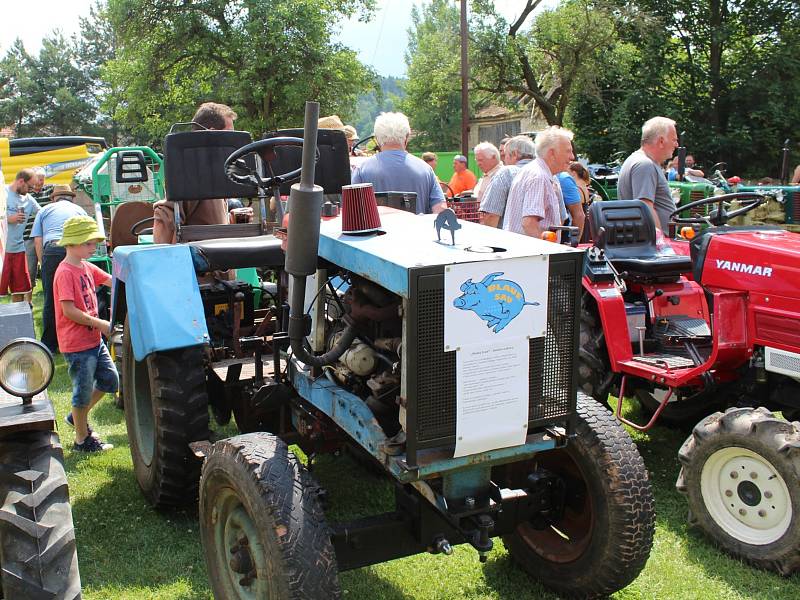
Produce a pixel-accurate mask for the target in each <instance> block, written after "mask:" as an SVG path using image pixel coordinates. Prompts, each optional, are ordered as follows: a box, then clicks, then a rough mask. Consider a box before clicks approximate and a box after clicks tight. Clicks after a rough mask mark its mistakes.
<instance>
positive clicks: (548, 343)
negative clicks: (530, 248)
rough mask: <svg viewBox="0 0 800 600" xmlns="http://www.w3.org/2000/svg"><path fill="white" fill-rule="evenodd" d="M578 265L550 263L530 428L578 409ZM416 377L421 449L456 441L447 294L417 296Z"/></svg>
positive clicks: (535, 353)
mask: <svg viewBox="0 0 800 600" xmlns="http://www.w3.org/2000/svg"><path fill="white" fill-rule="evenodd" d="M576 285H578V279H577V274H576V270H575V263H574V262H573V261H565V262H563V263H551V265H550V276H549V294H548V296H549V298H548V317H547V319H548V326H547V337H546V338H544V339H543V338H534V339H532V340H530V359H529V363H530V368H529V373H530V378H529V387H530V394H529V398H530V405H529V420H530V426H531V427H534V426H535V427H539V426H542V425H545V424H548V423H553V422H557V421H563V420H564V418H565V417H567V416H569V415H570V414H571V413H572V412H573V411H574V409H575V382H574V380H573V372H574V369H573V363H574V353H575V348H574V346H575V343H574V336H575V323H576V321H577V318H576V317H577V314H576V306H575V304H576V288H575V286H576ZM417 300H418V302H417V305H416V309H417V314H418V319H417V321H416V331H415V332H414V333H415V334H416V339H417V342H418V345H417V356H418V361H417V365H418V366H417V377H416V378H415V380H416V381H415V385H414V386H413V387H412V388H411V389H410V390H409V392H410V394H409V396H410V399H415V400H416V415H417V418H416V427H415V431H416V438H417V446H418V447H419V448H425V447H431V446H433V445H440V444H442V443H448V442H451V443H452V442H453V441H454V440H455V430H456V356H455V353H454V352H447V353H445V352H444V351H443V347H444V311H443V309H442V304H443V301H444V292H443V290H442V289H441V287H440V286H436V289H427V290H420V291H419V293H418V295H417Z"/></svg>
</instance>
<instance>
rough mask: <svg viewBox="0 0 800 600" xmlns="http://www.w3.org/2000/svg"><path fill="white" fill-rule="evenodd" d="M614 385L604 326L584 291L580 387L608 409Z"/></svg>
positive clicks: (580, 344) (590, 298)
mask: <svg viewBox="0 0 800 600" xmlns="http://www.w3.org/2000/svg"><path fill="white" fill-rule="evenodd" d="M613 382H614V373H613V372H612V371H611V364H610V362H609V360H608V350H607V349H606V337H605V332H604V331H603V324H602V322H601V320H600V315H599V314H598V313H597V307H596V305H595V302H594V299H593V298H592V297H591V295H589V293H588V292H586V291H584V292H583V293H582V294H581V314H580V341H579V342H578V387H579V388H580V389H581V391H583V393H585V394H586V395H588V396H591V397H592V398H594V399H595V400H597V402H599V403H600V404H602V405H603V406H608V393H609V391H610V389H611V385H612V383H613Z"/></svg>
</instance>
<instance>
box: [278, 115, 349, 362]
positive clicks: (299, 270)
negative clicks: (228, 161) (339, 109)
mask: <svg viewBox="0 0 800 600" xmlns="http://www.w3.org/2000/svg"><path fill="white" fill-rule="evenodd" d="M318 129H319V103H318V102H306V114H305V121H304V123H303V163H302V166H301V171H300V182H299V183H295V184H294V185H293V186H292V189H291V192H290V193H289V204H290V206H291V207H292V217H291V220H290V221H289V231H288V241H287V246H286V265H285V268H286V272H287V273H289V274H290V275H291V276H292V293H291V297H290V298H289V307H290V311H289V328H288V329H289V331H288V333H289V342H290V344H291V347H292V352H294V355H295V356H296V357H297V358H298V359H300V360H301V361H302V362H303V363H305V364H307V365H310V366H312V367H317V368H319V367H323V366H325V365H330V364H333V363H334V362H336V361H337V360H338V359H339V357H340V356H341V355H342V354H344V352H345V350H347V349H348V348H349V347H350V345H351V344H352V343H353V340H354V339H355V337H356V331H355V327H354V325H353V324H349V325H348V326H347V328H346V329H345V330H344V331H343V332H342V335H341V336H340V338H339V341H338V343H337V344H336V345H335V346H334V347H333V348H331V349H330V351H328V352H326V353H325V354H323V355H321V356H315V355H314V354H313V353H312V352H311V347H310V345H309V344H308V340H306V336H307V335H308V334H309V333H310V332H311V317H309V316H308V315H306V314H305V312H304V310H303V309H304V307H305V297H306V277H308V276H310V275H313V274H314V273H316V271H317V253H318V250H319V226H320V219H321V217H322V201H323V197H322V188H321V187H320V186H318V185H314V170H315V167H316V154H317V131H318ZM318 301H320V300H318Z"/></svg>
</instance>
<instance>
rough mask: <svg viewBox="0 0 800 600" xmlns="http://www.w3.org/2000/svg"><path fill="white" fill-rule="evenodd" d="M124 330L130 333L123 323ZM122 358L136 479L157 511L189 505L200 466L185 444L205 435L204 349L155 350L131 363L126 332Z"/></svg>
mask: <svg viewBox="0 0 800 600" xmlns="http://www.w3.org/2000/svg"><path fill="white" fill-rule="evenodd" d="M125 331H126V332H127V331H130V329H129V328H128V324H127V322H126V324H125ZM122 356H123V363H122V365H123V369H122V379H123V382H124V384H123V387H122V389H123V390H124V391H125V399H124V408H125V424H126V426H127V429H128V440H129V442H130V449H131V458H132V460H133V470H134V474H135V475H136V481H137V483H138V484H139V487H140V488H141V490H142V493H143V494H144V496H145V498H147V500H148V502H150V504H152V505H153V506H154V507H156V508H169V507H176V506H182V505H186V504H189V503H192V502H194V501H195V500H196V499H197V490H198V485H199V481H200V466H201V463H200V461H199V460H198V459H197V458H196V457H195V456H194V455H193V454H192V452H191V450H190V448H189V444H190V443H191V442H196V441H201V440H207V439H208V437H209V430H208V396H207V394H206V379H205V367H204V366H203V349H202V347H200V346H193V347H190V348H182V349H179V350H170V351H167V352H154V353H153V354H151V355H149V356H148V357H147V358H146V359H145V360H144V361H142V362H136V360H135V358H134V356H133V349H132V347H131V341H130V336H129V335H127V334H126V335H125V337H124V341H123V355H122Z"/></svg>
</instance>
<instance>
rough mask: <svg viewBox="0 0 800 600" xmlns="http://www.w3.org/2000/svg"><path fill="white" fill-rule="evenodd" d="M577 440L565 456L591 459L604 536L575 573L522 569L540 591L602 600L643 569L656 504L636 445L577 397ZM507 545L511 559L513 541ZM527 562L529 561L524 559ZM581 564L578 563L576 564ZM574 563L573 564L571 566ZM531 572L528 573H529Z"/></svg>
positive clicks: (604, 412) (538, 565)
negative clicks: (602, 503) (603, 506)
mask: <svg viewBox="0 0 800 600" xmlns="http://www.w3.org/2000/svg"><path fill="white" fill-rule="evenodd" d="M577 413H578V419H577V424H576V431H575V433H576V436H575V437H574V438H572V439H571V440H570V442H569V444H570V445H571V446H572V448H571V450H570V449H569V446H568V452H571V453H572V452H578V453H582V454H583V455H584V456H587V457H593V458H594V459H595V463H596V466H597V469H598V471H599V473H600V474H601V475H602V476H601V477H599V478H598V481H599V482H600V484H601V485H602V488H603V495H604V497H605V498H606V499H607V500H608V517H609V527H608V531H604V532H599V535H594V536H593V538H594V539H593V540H592V542H591V548H590V549H589V550H587V553H588V552H594V556H593V557H592V558H591V561H590V563H589V564H588V565H585V564H584V565H582V566H581V567H580V568H578V567H572V568H570V567H569V566H567V567H566V568H564V569H560V568H558V567H556V568H555V569H553V568H551V567H550V565H551V563H549V562H548V561H546V560H543V559H539V557H535V558H534V561H535V562H534V563H533V564H532V565H531V563H528V564H527V565H526V562H527V561H525V557H524V556H522V555H516V556H515V558H517V560H519V561H520V562H521V563H522V565H523V568H525V569H526V570H527V571H528V572H530V573H531V574H532V575H533V576H534V577H535V578H537V579H539V580H541V581H542V582H543V583H544V584H545V585H547V586H548V587H550V588H552V589H554V590H555V591H557V592H559V593H560V594H563V595H565V596H568V597H580V598H602V597H605V596H607V595H609V594H612V593H613V592H616V591H618V590H620V589H622V588H624V587H625V586H627V585H628V584H630V583H631V582H632V581H633V580H634V579H636V577H637V576H638V575H639V573H640V572H641V570H642V569H643V568H644V566H645V564H646V563H647V559H648V558H649V556H650V550H651V548H652V545H653V535H654V530H655V502H654V499H653V491H652V487H651V484H650V478H649V476H648V472H647V468H646V467H645V464H644V461H643V460H642V457H641V455H640V454H639V451H638V450H637V448H636V445H635V444H634V443H633V440H631V438H630V436H629V435H628V433H627V432H626V431H625V430H624V429H623V428H622V426H621V425H620V424H619V422H618V421H617V420H616V419H614V417H613V415H612V414H611V413H610V412H609V411H608V409H606V408H605V407H604V406H602V405H600V404H599V403H598V402H596V401H595V400H593V399H592V398H590V397H588V396H586V395H585V394H582V393H580V392H578V406H577ZM506 537H508V538H509V539H508V541H506V538H505V537H504V541H506V545H507V546H508V547H509V548H510V550H511V551H512V556H513V555H515V553H514V550H515V549H519V547H520V546H519V544H515V543H514V542H515V540H514V537H516V536H506ZM528 554H529V556H528V558H532V557H531V556H530V555H531V554H532V553H530V552H529V553H528ZM579 560H581V559H579ZM576 562H577V561H576ZM531 567H532V568H531Z"/></svg>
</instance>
